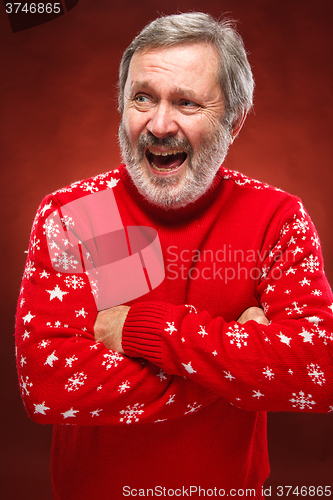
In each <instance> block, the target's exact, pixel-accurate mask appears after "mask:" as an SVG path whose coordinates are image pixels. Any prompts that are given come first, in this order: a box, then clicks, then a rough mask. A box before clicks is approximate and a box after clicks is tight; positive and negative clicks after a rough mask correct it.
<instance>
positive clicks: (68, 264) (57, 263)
mask: <svg viewBox="0 0 333 500" xmlns="http://www.w3.org/2000/svg"><path fill="white" fill-rule="evenodd" d="M52 262H53V266H54V267H58V268H60V269H61V270H65V271H68V270H69V269H77V266H78V264H79V261H77V260H76V259H75V258H74V257H73V255H70V254H68V253H67V252H65V251H64V252H62V253H61V254H60V255H56V256H55V257H54V258H53V259H52Z"/></svg>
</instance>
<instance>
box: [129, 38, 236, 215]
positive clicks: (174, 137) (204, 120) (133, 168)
mask: <svg viewBox="0 0 333 500" xmlns="http://www.w3.org/2000/svg"><path fill="white" fill-rule="evenodd" d="M217 75H218V55H217V52H216V50H215V48H214V47H213V46H212V45H211V44H206V43H201V42H200V43H191V44H183V45H176V46H172V47H166V48H164V47H163V48H159V49H152V50H148V51H141V52H138V53H136V54H134V56H133V58H132V61H131V63H130V67H129V73H128V77H127V81H126V84H125V89H124V112H123V116H122V121H121V124H120V128H119V140H120V145H121V149H122V153H123V157H124V161H125V163H126V165H127V169H128V172H129V174H130V176H131V178H132V180H133V182H134V184H135V185H136V187H137V189H138V190H139V192H140V193H141V194H143V196H145V198H147V199H148V200H149V201H151V202H152V203H154V204H156V205H159V206H162V207H164V208H178V207H181V206H185V205H187V204H188V203H190V202H193V201H195V200H196V199H198V198H199V197H200V196H202V194H203V193H204V192H205V191H206V190H207V189H208V188H209V187H210V185H211V183H212V180H213V178H214V176H215V174H216V172H217V170H218V168H219V166H220V165H221V163H222V162H223V160H224V157H225V155H226V153H227V150H228V146H229V144H230V140H231V135H230V133H229V132H228V131H226V130H224V128H223V127H222V125H221V122H222V117H223V113H224V100H223V95H222V92H221V88H220V85H219V82H218V77H217Z"/></svg>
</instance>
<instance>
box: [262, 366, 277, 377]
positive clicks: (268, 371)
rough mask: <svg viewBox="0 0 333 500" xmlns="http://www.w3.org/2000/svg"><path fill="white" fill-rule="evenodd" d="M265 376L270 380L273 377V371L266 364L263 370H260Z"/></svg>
mask: <svg viewBox="0 0 333 500" xmlns="http://www.w3.org/2000/svg"><path fill="white" fill-rule="evenodd" d="M262 373H263V374H264V375H265V377H266V378H268V379H269V380H272V379H273V378H274V372H273V370H272V369H271V368H269V367H268V366H267V367H266V368H265V369H264V371H263V372H262Z"/></svg>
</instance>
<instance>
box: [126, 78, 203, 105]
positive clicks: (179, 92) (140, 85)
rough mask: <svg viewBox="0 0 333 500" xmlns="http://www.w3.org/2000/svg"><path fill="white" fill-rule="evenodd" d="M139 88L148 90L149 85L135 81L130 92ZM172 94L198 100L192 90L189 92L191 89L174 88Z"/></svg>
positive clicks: (147, 82)
mask: <svg viewBox="0 0 333 500" xmlns="http://www.w3.org/2000/svg"><path fill="white" fill-rule="evenodd" d="M140 88H147V89H150V88H151V83H150V82H149V81H148V80H137V81H135V82H133V83H132V84H131V91H132V92H135V91H136V90H137V89H140ZM174 93H175V94H177V95H179V96H182V97H187V98H191V99H194V100H197V99H198V96H197V95H196V93H195V92H193V90H191V89H185V88H183V87H175V88H174Z"/></svg>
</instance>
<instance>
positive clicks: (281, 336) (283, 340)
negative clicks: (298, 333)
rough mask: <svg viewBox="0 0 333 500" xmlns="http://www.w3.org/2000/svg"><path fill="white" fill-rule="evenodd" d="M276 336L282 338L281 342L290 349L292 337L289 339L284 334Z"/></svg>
mask: <svg viewBox="0 0 333 500" xmlns="http://www.w3.org/2000/svg"><path fill="white" fill-rule="evenodd" d="M276 336H277V337H279V338H280V340H281V342H282V343H283V344H286V345H288V346H289V347H290V341H291V337H287V336H286V335H284V334H283V333H282V332H280V333H279V334H276Z"/></svg>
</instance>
